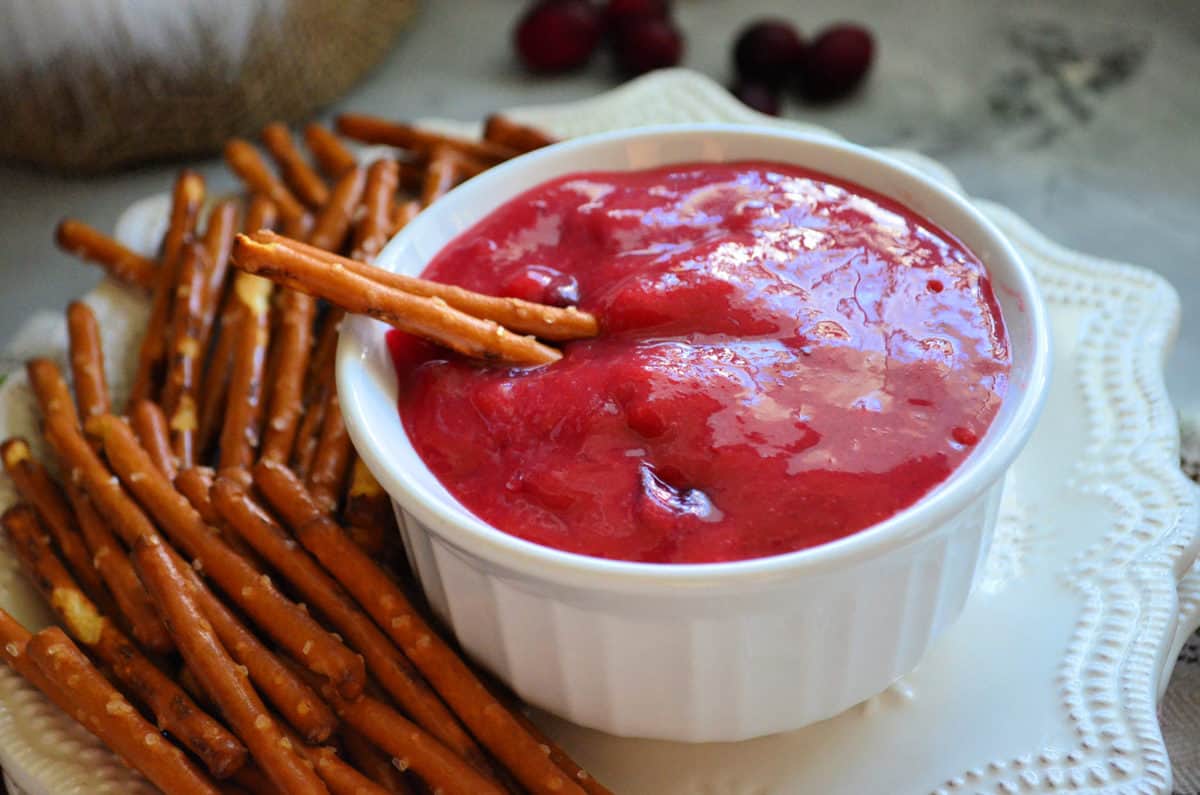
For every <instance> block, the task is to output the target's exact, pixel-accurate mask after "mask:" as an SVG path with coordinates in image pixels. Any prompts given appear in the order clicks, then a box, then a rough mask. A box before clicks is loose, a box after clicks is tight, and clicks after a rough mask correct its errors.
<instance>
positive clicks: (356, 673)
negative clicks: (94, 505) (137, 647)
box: [88, 415, 365, 698]
mask: <svg viewBox="0 0 1200 795" xmlns="http://www.w3.org/2000/svg"><path fill="white" fill-rule="evenodd" d="M88 432H89V433H91V434H94V435H95V436H97V437H99V438H100V440H101V441H102V443H103V445H104V453H105V456H106V457H107V458H108V462H109V464H110V465H111V466H112V468H113V471H115V472H116V474H117V475H118V476H119V477H120V479H121V482H122V483H124V484H125V486H126V488H128V489H129V491H130V492H131V493H132V494H133V495H134V497H135V498H136V499H137V500H138V502H139V503H141V504H142V505H143V506H144V507H145V508H146V510H147V511H148V512H149V513H150V515H151V516H153V517H154V518H155V520H157V522H158V523H159V526H160V527H161V528H162V530H163V532H164V533H165V534H166V535H167V536H168V537H169V538H170V539H171V540H172V541H173V542H174V543H175V544H176V545H177V546H178V547H179V548H180V551H182V552H183V553H184V554H185V555H187V556H188V557H190V558H192V559H193V560H196V561H199V563H200V565H201V566H202V567H203V569H204V571H205V572H206V573H207V574H208V577H209V579H210V580H211V581H212V582H214V583H216V584H217V586H218V587H219V588H220V589H221V590H222V591H223V592H224V593H225V594H226V595H227V596H228V597H229V598H230V600H232V601H233V602H234V603H235V604H236V605H237V606H238V607H240V608H241V609H242V611H243V612H244V613H245V614H246V615H247V616H248V617H249V618H250V619H251V620H252V621H254V623H255V624H257V625H258V626H259V627H260V628H262V630H263V632H265V633H266V634H267V635H269V636H270V637H271V638H272V639H273V640H274V641H275V642H276V643H278V644H279V646H280V647H281V648H283V649H286V650H287V651H288V652H289V653H290V654H292V655H293V656H295V658H296V659H297V660H300V661H302V662H303V664H304V665H305V667H307V668H308V669H309V670H311V671H313V672H314V673H317V674H320V675H321V676H326V677H328V678H329V679H330V681H332V682H333V683H334V684H335V685H336V686H337V688H338V690H339V691H341V692H342V693H343V694H344V695H346V697H348V698H354V697H355V696H357V695H358V694H359V693H361V692H362V688H363V684H364V681H365V673H364V668H363V661H362V658H361V657H359V656H358V655H357V654H355V653H354V652H352V651H350V650H349V649H347V648H346V647H345V646H343V645H342V644H341V642H340V641H338V640H337V639H336V638H334V637H333V636H332V635H330V634H329V633H327V632H326V631H325V630H324V629H322V628H321V626H320V625H319V624H318V623H317V622H316V621H314V620H313V619H312V618H310V617H309V616H308V614H307V613H306V612H305V611H303V610H301V609H300V607H299V606H297V605H296V604H295V603H294V602H292V601H290V600H289V599H288V598H287V597H285V596H284V595H283V594H281V593H280V592H279V591H278V590H277V589H276V588H275V586H274V585H273V584H272V583H271V580H270V578H269V577H267V576H265V575H264V574H263V573H262V572H261V571H259V570H257V569H255V567H254V566H253V565H252V564H251V563H250V562H249V561H247V560H246V559H245V558H243V557H242V556H241V555H239V554H237V553H236V552H234V551H233V550H232V549H230V548H229V546H228V545H227V544H226V543H225V542H224V541H223V540H221V538H220V536H218V535H217V534H216V533H214V532H213V530H212V528H210V527H209V526H208V525H207V524H205V523H204V520H203V519H201V518H200V514H199V513H197V512H196V509H195V508H193V507H192V505H191V503H189V502H188V500H187V498H186V497H184V496H183V495H182V494H180V493H179V492H178V491H176V490H175V489H174V487H173V486H172V485H171V483H170V481H168V480H167V479H166V478H165V477H163V475H162V473H161V472H159V471H157V470H156V469H155V467H154V464H153V463H152V462H151V460H150V457H149V456H148V455H147V454H146V451H145V450H143V449H142V448H141V446H140V445H139V444H138V442H137V439H136V438H135V437H134V435H133V432H132V431H131V430H130V429H129V426H128V425H126V424H125V423H124V422H123V421H121V420H119V419H117V418H116V417H113V416H111V415H105V416H101V417H95V418H93V419H92V421H91V422H90V423H89V424H88ZM147 588H149V586H147ZM152 595H153V594H152Z"/></svg>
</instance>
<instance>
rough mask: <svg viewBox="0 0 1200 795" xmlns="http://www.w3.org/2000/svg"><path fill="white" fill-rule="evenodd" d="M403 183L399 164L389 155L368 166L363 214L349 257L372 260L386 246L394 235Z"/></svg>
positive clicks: (366, 260) (365, 260)
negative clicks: (394, 210) (394, 212)
mask: <svg viewBox="0 0 1200 795" xmlns="http://www.w3.org/2000/svg"><path fill="white" fill-rule="evenodd" d="M399 185H400V164H399V163H397V162H396V161H395V160H393V159H391V158H390V157H381V158H379V159H378V160H376V161H375V162H374V163H372V164H371V166H370V167H369V168H368V169H367V184H366V187H365V188H363V195H362V204H363V214H362V218H360V219H359V221H358V225H357V226H355V227H354V240H353V242H352V243H351V245H350V252H351V253H350V256H351V257H353V258H354V259H358V260H363V261H364V262H370V261H371V260H373V259H375V255H376V254H378V253H379V252H380V250H382V249H383V246H384V244H385V243H387V241H388V238H390V237H391V234H392V208H393V207H394V205H395V201H396V189H397V188H398V187H399Z"/></svg>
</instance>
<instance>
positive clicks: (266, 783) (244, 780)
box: [184, 669, 280, 795]
mask: <svg viewBox="0 0 1200 795" xmlns="http://www.w3.org/2000/svg"><path fill="white" fill-rule="evenodd" d="M184 670H186V669H184ZM231 780H232V781H233V782H234V783H235V784H237V785H238V786H239V787H241V788H242V789H244V790H245V791H246V792H248V793H250V795H280V792H279V787H276V786H275V785H274V784H272V783H271V779H269V778H267V776H266V774H265V773H263V772H262V769H261V768H259V766H258V765H256V764H254V762H253V761H250V762H247V763H246V764H245V765H243V766H242V768H241V769H240V770H238V772H237V773H235V774H234V775H233V778H232V779H231Z"/></svg>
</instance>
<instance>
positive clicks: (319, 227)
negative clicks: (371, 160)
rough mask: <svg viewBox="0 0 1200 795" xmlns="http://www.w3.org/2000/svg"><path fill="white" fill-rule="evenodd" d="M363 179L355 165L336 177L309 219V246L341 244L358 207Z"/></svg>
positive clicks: (329, 247)
mask: <svg viewBox="0 0 1200 795" xmlns="http://www.w3.org/2000/svg"><path fill="white" fill-rule="evenodd" d="M366 181H367V177H366V173H365V172H364V171H363V170H362V169H361V168H359V167H358V166H355V167H354V168H352V169H350V170H349V171H347V172H346V173H345V174H343V175H342V176H341V178H339V179H338V181H337V184H336V185H334V186H333V192H332V193H331V194H330V195H329V201H328V202H326V203H325V205H324V206H323V207H321V211H320V212H319V213H317V217H316V220H314V221H313V229H312V232H310V233H309V235H308V242H309V244H310V245H313V246H316V247H317V248H323V249H325V250H326V251H340V250H341V248H342V243H344V242H345V240H346V235H347V234H348V233H349V232H350V224H351V222H352V221H353V220H354V211H355V210H356V209H358V202H359V200H360V199H361V198H362V193H363V186H364V185H365V184H366Z"/></svg>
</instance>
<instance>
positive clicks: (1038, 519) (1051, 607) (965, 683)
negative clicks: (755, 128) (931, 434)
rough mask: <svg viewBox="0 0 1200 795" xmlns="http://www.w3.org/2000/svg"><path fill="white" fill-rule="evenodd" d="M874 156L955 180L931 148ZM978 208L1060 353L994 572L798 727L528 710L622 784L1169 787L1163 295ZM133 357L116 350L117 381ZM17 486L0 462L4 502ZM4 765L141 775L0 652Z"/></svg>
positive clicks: (535, 117)
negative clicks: (709, 727)
mask: <svg viewBox="0 0 1200 795" xmlns="http://www.w3.org/2000/svg"><path fill="white" fill-rule="evenodd" d="M380 110H381V112H384V113H386V112H387V109H380ZM513 115H514V116H516V117H518V118H521V119H524V120H526V121H529V122H532V123H536V124H539V125H542V126H544V127H546V128H547V129H549V130H551V131H553V132H555V133H558V134H560V135H564V136H566V135H577V134H582V133H587V132H597V131H600V130H606V129H613V128H618V127H628V126H633V125H637V124H644V123H669V122H683V121H747V122H755V123H769V124H785V125H791V126H797V125H796V124H795V123H793V122H781V121H778V120H773V119H768V118H767V117H762V116H759V115H758V114H755V113H753V112H752V111H749V110H747V109H746V108H744V107H742V106H741V105H740V104H738V103H737V102H735V101H734V100H732V99H731V98H730V97H729V96H728V95H727V94H726V93H725V92H724V91H723V90H722V89H721V88H720V87H719V86H717V85H716V84H714V83H712V82H711V81H709V80H708V79H706V78H703V77H701V76H699V75H696V74H693V73H690V72H685V71H667V72H661V73H657V74H654V75H651V76H649V77H646V78H643V79H641V80H638V81H635V82H633V83H630V84H628V85H626V86H624V87H622V88H620V89H618V90H616V91H613V92H610V93H608V94H605V95H603V96H600V97H597V98H595V99H593V100H588V101H585V102H579V103H573V104H569V105H559V106H555V107H545V108H530V109H524V110H518V111H513ZM446 124H447V126H451V127H453V126H455V125H452V124H451V123H446ZM458 128H459V129H462V130H468V129H474V128H473V127H472V128H467V127H465V126H463V125H458ZM806 129H809V130H810V131H815V132H819V133H824V134H828V135H831V136H832V135H834V134H833V133H829V132H827V131H824V130H820V129H819V128H813V127H811V126H806ZM889 154H891V155H893V156H895V157H897V158H900V159H902V160H904V161H905V162H907V163H909V164H910V165H913V166H916V167H918V168H920V169H922V170H923V171H925V172H927V173H929V174H931V175H932V176H934V177H935V178H938V179H940V180H942V181H944V182H946V183H947V184H949V185H950V186H952V187H954V188H955V189H959V186H958V185H957V183H956V182H955V181H954V178H953V176H952V175H951V174H950V173H949V172H947V171H946V170H945V169H944V168H942V167H941V166H939V165H937V164H936V163H934V162H932V161H930V160H928V159H927V158H925V157H922V156H920V155H917V154H915V153H911V152H889ZM979 206H981V207H982V208H983V209H984V210H985V211H986V212H987V214H988V215H989V216H990V217H991V218H992V219H993V220H994V221H995V222H996V223H997V224H999V225H1000V227H1001V228H1002V229H1003V230H1004V231H1005V232H1006V233H1007V234H1008V235H1009V237H1010V238H1011V239H1012V241H1013V242H1014V243H1015V244H1016V246H1017V248H1018V249H1019V250H1020V251H1021V252H1022V254H1023V255H1024V256H1025V257H1026V258H1027V260H1028V261H1029V263H1030V264H1031V265H1032V267H1033V269H1034V271H1035V273H1036V274H1037V277H1038V280H1039V282H1040V284H1041V286H1042V289H1043V290H1044V293H1045V297H1046V301H1047V304H1048V307H1049V309H1050V315H1051V318H1052V324H1053V332H1054V336H1055V354H1056V359H1057V361H1056V362H1055V368H1054V372H1055V375H1054V381H1053V385H1052V389H1051V394H1050V399H1049V403H1048V405H1047V410H1046V414H1045V417H1044V419H1043V421H1042V424H1041V426H1040V427H1039V429H1038V431H1037V432H1036V433H1035V436H1034V439H1033V441H1032V442H1031V444H1030V446H1029V448H1028V449H1027V450H1026V451H1025V453H1024V454H1023V455H1022V456H1021V458H1020V459H1019V460H1018V462H1017V465H1016V466H1015V468H1014V471H1013V473H1012V475H1011V484H1010V488H1009V489H1008V491H1007V495H1006V497H1007V503H1006V505H1005V506H1004V507H1003V510H1002V519H1001V523H1000V526H999V528H998V531H997V537H996V540H995V543H994V545H993V549H992V552H991V556H990V558H989V561H988V568H987V574H986V577H985V579H984V581H983V583H982V585H981V586H980V587H979V588H978V589H977V591H976V593H974V594H973V595H972V597H971V600H970V601H969V603H968V605H967V608H966V611H965V612H964V614H963V616H962V618H961V619H960V620H959V622H958V623H957V624H956V625H955V626H954V627H953V628H952V629H951V630H950V631H948V632H947V633H946V635H945V636H944V637H943V638H942V640H941V641H940V642H939V643H938V644H937V645H936V646H935V647H934V649H933V650H932V651H931V652H930V654H929V656H928V657H927V658H926V659H925V660H924V661H923V662H922V663H921V665H920V666H919V667H918V668H917V670H916V671H914V672H913V673H912V674H910V675H909V676H906V677H904V678H903V679H902V680H901V681H899V682H897V683H896V684H895V685H893V687H891V688H890V689H889V690H888V691H887V692H885V693H883V694H881V695H879V696H876V697H875V698H873V699H870V700H869V701H867V702H865V703H863V704H861V705H859V706H857V707H854V708H852V709H850V710H848V711H847V712H845V713H843V714H841V715H839V716H837V717H835V718H832V719H830V720H828V721H825V722H823V723H820V724H817V725H815V726H812V727H809V728H807V729H804V730H801V731H799V732H794V733H792V734H787V735H779V736H775V737H768V738H764V739H760V740H753V741H750V742H745V743H738V744H730V745H696V746H687V745H676V744H669V743H661V742H647V741H639V740H628V739H619V738H614V737H608V736H604V735H601V734H598V733H596V732H592V731H588V730H585V729H581V728H578V727H574V726H569V725H566V724H564V723H562V722H561V721H558V720H556V719H553V718H550V717H544V720H543V723H544V725H545V726H546V727H547V728H548V729H549V731H550V732H551V733H552V734H553V735H554V736H555V737H556V738H557V739H559V740H560V741H561V742H562V743H563V745H565V746H566V747H567V748H568V749H569V750H570V751H572V752H573V753H574V754H576V755H577V756H578V758H579V759H580V761H582V762H583V763H584V764H585V765H586V766H587V767H589V768H590V769H592V770H593V771H594V772H595V774H596V775H597V776H598V777H599V778H600V779H601V780H603V781H605V782H606V783H607V784H608V785H609V786H610V787H612V788H613V789H614V791H616V792H621V793H644V794H645V795H768V793H771V794H777V795H800V794H801V793H828V794H829V795H842V794H845V795H860V794H861V793H912V794H913V795H918V794H919V793H937V794H938V795H949V793H960V792H961V793H968V792H971V793H1018V792H1034V791H1038V792H1046V791H1064V790H1065V791H1080V792H1082V791H1087V792H1093V793H1100V792H1103V793H1113V794H1114V795H1115V793H1131V794H1132V793H1163V794H1164V795H1165V793H1168V792H1169V791H1170V777H1171V773H1170V765H1169V763H1168V760H1167V756H1166V751H1165V749H1164V746H1163V741H1162V736H1161V733H1160V731H1159V728H1158V724H1157V721H1156V716H1155V705H1156V702H1157V699H1158V697H1159V696H1160V695H1161V692H1162V689H1163V688H1164V687H1165V683H1166V681H1167V679H1168V677H1169V675H1170V671H1171V667H1172V663H1173V662H1174V659H1175V653H1176V652H1177V650H1178V648H1179V646H1180V644H1181V643H1182V641H1183V639H1184V638H1185V637H1186V636H1187V635H1188V634H1189V633H1190V632H1191V631H1192V630H1193V629H1195V628H1196V626H1197V624H1200V565H1198V566H1197V568H1196V569H1193V570H1192V571H1191V572H1190V573H1188V572H1189V569H1190V568H1191V567H1192V565H1193V563H1194V561H1195V558H1196V553H1197V544H1198V534H1200V524H1198V521H1197V519H1198V512H1197V490H1196V489H1195V487H1194V486H1193V485H1192V484H1191V483H1190V482H1189V481H1188V480H1187V479H1186V478H1184V476H1183V475H1182V473H1181V471H1180V470H1179V467H1178V454H1179V430H1178V426H1177V424H1176V420H1175V414H1174V412H1173V410H1172V408H1171V405H1170V403H1169V401H1168V399H1167V395H1166V389H1165V386H1164V383H1163V374H1162V366H1163V360H1164V358H1165V355H1166V352H1167V349H1168V347H1169V345H1170V343H1171V340H1172V339H1173V335H1174V333H1175V330H1176V325H1177V322H1178V317H1179V305H1178V299H1177V297H1176V295H1175V292H1174V291H1173V290H1172V289H1171V287H1170V286H1169V285H1167V284H1166V283H1165V282H1164V281H1163V280H1162V279H1160V278H1159V277H1157V276H1155V275H1153V274H1151V273H1149V272H1148V271H1145V270H1141V269H1138V268H1133V267H1129V266H1124V265H1117V264H1114V263H1109V262H1105V261H1102V260H1100V259H1097V258H1094V257H1088V256H1084V255H1082V254H1077V253H1073V252H1070V251H1067V250H1066V249H1063V248H1061V247H1059V246H1056V245H1054V244H1053V243H1051V242H1050V241H1048V240H1046V239H1045V238H1043V237H1042V236H1041V235H1039V234H1038V233H1037V232H1035V231H1034V230H1033V229H1032V228H1030V227H1029V226H1028V225H1026V224H1025V223H1024V222H1023V221H1021V220H1020V219H1019V218H1017V217H1016V216H1015V215H1013V214H1012V213H1011V212H1009V211H1007V210H1005V209H1004V208H1002V207H999V206H996V205H993V204H990V203H987V202H982V201H981V202H979ZM164 214H165V199H164V198H163V197H155V198H153V199H149V200H146V201H144V202H140V203H138V204H137V205H135V206H134V207H132V208H130V210H129V211H128V212H127V213H126V214H125V216H124V217H123V218H122V220H121V222H120V223H119V226H118V230H117V231H118V235H119V236H120V237H121V238H122V239H124V240H125V241H126V242H128V243H129V244H131V245H134V246H136V247H138V248H141V249H143V250H149V249H151V248H152V247H153V245H154V241H156V240H157V238H158V235H159V234H160V233H161V228H162V224H163V217H164ZM88 300H89V301H90V302H91V303H93V305H94V306H96V307H97V309H98V311H99V312H100V314H101V316H102V318H103V319H104V327H105V333H106V340H105V342H106V349H107V350H126V349H129V350H131V349H132V346H130V345H129V344H128V343H129V342H130V339H131V336H132V333H133V330H134V329H135V328H137V326H138V325H139V324H140V322H141V318H142V317H143V316H144V308H143V307H142V306H140V305H139V304H138V303H137V302H136V301H133V300H131V299H130V298H129V297H128V296H127V295H126V294H124V293H123V292H121V291H120V290H117V289H115V288H113V287H112V286H111V285H102V286H101V287H100V288H98V289H97V290H96V291H95V292H93V293H92V294H91V295H89V297H88ZM64 338H65V334H64V331H63V328H62V323H61V321H60V320H58V318H55V319H54V320H53V321H52V322H51V321H45V322H43V323H42V324H41V325H40V326H39V327H38V329H37V330H36V331H33V332H30V333H29V334H26V335H23V336H22V340H24V342H25V348H26V352H27V351H28V350H30V349H31V348H32V349H34V350H37V351H38V352H42V353H50V354H52V355H58V356H59V357H60V358H61V357H62V351H63V344H64ZM23 353H24V352H23ZM128 365H129V361H128V360H126V361H122V362H116V363H113V365H112V367H111V368H110V369H111V371H112V373H111V375H112V377H113V379H114V383H115V386H116V389H115V390H114V391H120V387H121V386H123V384H124V382H125V375H126V373H127V372H128V369H129V368H128ZM33 422H34V419H33V414H32V409H31V406H30V399H29V395H28V390H27V387H26V385H25V383H24V380H23V378H22V377H21V376H20V375H15V376H14V377H13V378H12V379H11V381H10V383H8V384H5V385H4V386H3V387H2V388H0V434H3V435H5V436H7V435H9V434H11V433H25V434H27V435H29V434H30V433H31V429H32V428H33V427H34V426H33ZM11 499H12V495H11V492H10V490H9V486H8V484H7V483H6V482H0V506H4V505H6V504H7V503H8V502H9V501H10V500H11ZM1185 573H1188V576H1187V577H1186V578H1184V575H1185ZM1181 578H1183V581H1182V582H1181ZM1177 585H1178V586H1179V587H1180V588H1181V590H1182V593H1177V590H1176V589H1177ZM0 605H3V606H4V607H5V608H7V609H9V610H11V611H12V612H13V613H14V614H16V615H17V616H18V617H19V618H22V619H24V620H26V621H30V622H32V623H34V624H35V625H36V624H40V623H41V622H42V621H43V620H44V618H45V615H44V613H43V612H42V611H41V610H40V609H39V608H38V606H37V603H36V600H35V598H34V596H33V593H32V591H31V589H30V587H29V586H28V585H27V584H26V583H25V582H24V581H23V580H22V579H21V578H20V576H19V575H18V574H17V573H16V572H15V569H14V565H13V562H12V559H11V557H10V556H9V555H8V554H7V550H6V549H5V548H2V547H0ZM780 697H781V698H784V697H786V694H785V693H780ZM0 763H2V764H3V767H4V768H5V770H6V772H7V773H9V774H10V775H11V778H12V780H13V781H14V782H15V783H16V784H19V785H20V786H21V787H23V788H24V789H25V790H26V791H27V792H28V793H30V794H31V795H44V794H47V793H55V795H83V794H84V793H89V794H91V793H117V792H121V793H130V792H143V791H148V788H147V787H146V786H145V785H144V784H141V783H139V782H140V779H138V778H137V777H136V776H134V775H132V774H130V773H129V772H128V771H127V770H125V769H124V768H123V767H122V766H121V765H120V764H119V763H118V762H117V761H116V760H115V759H113V757H112V756H111V755H109V754H107V753H106V752H105V751H103V750H102V749H100V748H99V747H98V746H97V744H96V742H95V741H94V740H92V739H91V738H90V737H89V736H88V735H87V734H86V733H84V732H83V731H82V730H81V729H79V728H77V727H75V726H74V724H72V723H71V722H70V721H69V720H68V719H66V718H65V717H64V716H62V715H60V714H58V713H56V712H55V711H54V710H53V709H52V708H47V706H46V704H45V703H44V702H43V700H42V699H41V698H40V696H39V695H38V694H36V693H34V692H33V691H31V690H30V688H28V687H26V686H25V685H24V684H23V683H22V682H21V681H20V680H19V679H18V678H17V677H16V676H14V675H13V674H11V673H10V672H8V671H7V670H6V669H5V670H3V671H0Z"/></svg>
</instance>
